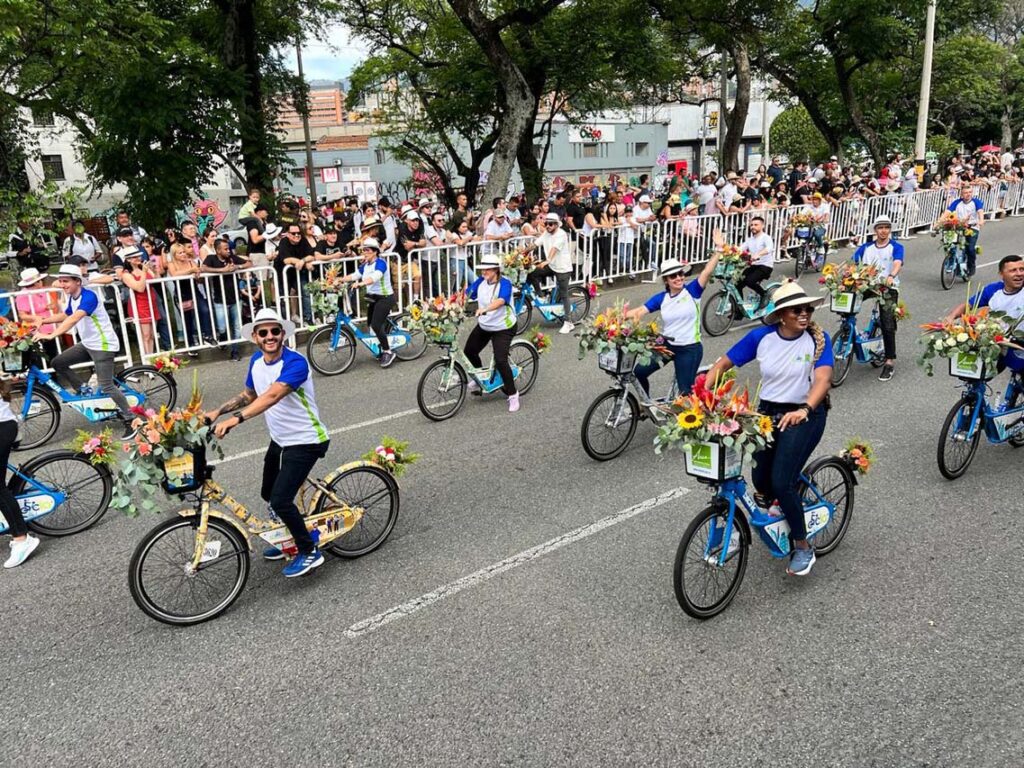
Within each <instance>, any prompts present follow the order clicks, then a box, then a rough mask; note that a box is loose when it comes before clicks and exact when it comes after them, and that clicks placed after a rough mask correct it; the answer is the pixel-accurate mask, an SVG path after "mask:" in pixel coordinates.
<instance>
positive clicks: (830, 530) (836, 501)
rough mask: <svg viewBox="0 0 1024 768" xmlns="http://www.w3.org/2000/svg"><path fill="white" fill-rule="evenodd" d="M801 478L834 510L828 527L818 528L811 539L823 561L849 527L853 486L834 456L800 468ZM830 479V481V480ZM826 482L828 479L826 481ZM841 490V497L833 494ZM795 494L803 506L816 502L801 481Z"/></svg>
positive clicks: (846, 468) (843, 465)
mask: <svg viewBox="0 0 1024 768" xmlns="http://www.w3.org/2000/svg"><path fill="white" fill-rule="evenodd" d="M804 475H805V476H806V477H807V479H808V480H810V482H811V484H813V485H814V487H815V488H816V489H817V490H818V492H819V493H821V495H822V496H824V497H825V498H826V499H828V501H829V502H831V503H832V504H833V505H834V506H835V512H834V513H833V515H832V519H831V520H829V521H828V525H826V526H825V527H824V528H822V529H821V530H820V531H818V533H816V534H815V535H814V537H813V538H812V539H811V545H812V546H813V547H814V552H815V554H816V555H819V556H821V557H824V556H825V555H827V554H829V553H830V552H832V551H833V550H834V549H835V548H836V547H838V546H839V542H840V541H842V539H843V536H845V535H846V531H847V529H849V527H850V520H851V518H852V517H853V502H854V488H855V487H856V485H857V483H856V481H855V480H854V479H853V472H852V471H851V470H850V467H849V465H848V464H847V463H846V462H845V461H843V460H842V459H840V458H839V457H838V456H823V457H822V458H820V459H816V460H815V461H813V462H811V463H810V464H809V465H807V467H805V468H804ZM830 476H831V477H830ZM826 478H829V479H828V480H827V481H826ZM840 489H841V490H842V493H841V494H837V493H836V492H837V491H839V490H840ZM797 493H799V494H800V498H801V499H802V500H803V503H804V505H805V506H806V505H807V504H808V503H814V502H817V500H818V497H817V496H816V495H814V493H813V492H812V491H811V487H810V485H808V483H806V482H805V481H804V480H801V481H800V484H799V485H798V486H797Z"/></svg>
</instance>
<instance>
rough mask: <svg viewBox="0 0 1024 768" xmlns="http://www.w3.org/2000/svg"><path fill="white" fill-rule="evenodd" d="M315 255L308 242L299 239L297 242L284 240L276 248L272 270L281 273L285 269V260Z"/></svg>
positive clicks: (302, 238) (304, 239)
mask: <svg viewBox="0 0 1024 768" xmlns="http://www.w3.org/2000/svg"><path fill="white" fill-rule="evenodd" d="M314 253H315V251H314V250H313V246H312V245H310V244H309V240H307V239H306V238H304V237H300V238H299V239H298V240H295V241H293V240H290V239H287V238H286V239H284V240H282V241H281V242H280V243H279V244H278V246H277V258H276V259H274V269H276V270H277V271H278V272H281V271H282V270H283V269H284V268H285V261H284V260H285V259H305V258H306V257H307V256H312V255H313V254H314Z"/></svg>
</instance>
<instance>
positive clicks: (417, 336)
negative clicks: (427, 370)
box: [391, 312, 427, 361]
mask: <svg viewBox="0 0 1024 768" xmlns="http://www.w3.org/2000/svg"><path fill="white" fill-rule="evenodd" d="M391 325H393V326H394V327H395V328H397V329H398V330H400V331H402V332H403V333H407V334H409V340H408V341H407V342H406V343H405V344H403V345H402V346H400V347H395V355H397V356H398V359H399V360H406V361H408V360H416V359H418V358H420V357H423V353H424V352H426V351H427V334H425V333H424V332H423V329H422V328H416V327H414V326H413V324H412V321H411V318H410V317H409V313H408V312H402V313H401V314H400V315H398V316H397V317H395V318H394V319H392V321H391Z"/></svg>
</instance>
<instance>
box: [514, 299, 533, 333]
mask: <svg viewBox="0 0 1024 768" xmlns="http://www.w3.org/2000/svg"><path fill="white" fill-rule="evenodd" d="M532 319H533V302H532V301H531V300H530V297H529V296H526V297H525V298H524V299H523V309H522V311H521V312H519V313H517V314H516V336H518V335H519V334H521V333H522V332H523V331H525V330H526V329H527V328H529V327H530V321H531V320H532Z"/></svg>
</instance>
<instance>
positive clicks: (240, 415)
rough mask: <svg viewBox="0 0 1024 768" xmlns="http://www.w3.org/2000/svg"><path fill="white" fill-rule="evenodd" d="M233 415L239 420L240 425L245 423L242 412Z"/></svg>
mask: <svg viewBox="0 0 1024 768" xmlns="http://www.w3.org/2000/svg"><path fill="white" fill-rule="evenodd" d="M231 415H232V416H234V417H235V418H236V419H238V423H239V424H241V423H242V422H243V421H245V416H243V415H242V412H241V411H235V412H234V413H232V414H231Z"/></svg>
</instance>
